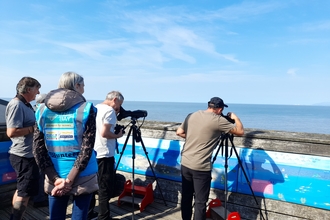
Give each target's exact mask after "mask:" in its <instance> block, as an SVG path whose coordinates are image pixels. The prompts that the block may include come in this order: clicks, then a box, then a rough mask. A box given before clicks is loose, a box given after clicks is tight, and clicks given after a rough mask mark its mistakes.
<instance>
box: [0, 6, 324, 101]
mask: <svg viewBox="0 0 330 220" xmlns="http://www.w3.org/2000/svg"><path fill="white" fill-rule="evenodd" d="M66 71H75V72H77V73H79V74H81V75H82V76H83V77H84V78H85V85H86V86H85V93H84V95H85V97H86V98H87V99H89V100H91V99H93V100H95V99H96V100H97V99H99V100H103V99H104V97H105V95H106V93H107V92H109V91H111V90H119V91H121V92H122V93H123V95H124V96H125V99H126V100H128V101H162V102H167V101H170V102H207V101H208V100H209V98H211V97H213V96H219V97H221V98H223V99H224V100H225V102H227V103H243V104H290V105H291V104H292V105H312V104H320V103H327V104H329V103H330V98H329V97H330V95H329V94H330V86H329V82H330V1H323V0H315V1H309V0H286V1H277V0H276V1H267V0H265V1H237V0H230V1H229V0H221V1H219V0H212V1H211V0H204V1H198V0H196V1H178V0H173V1H171V0H166V1H165V0H163V1H160V0H157V1H156V0H153V1H147V0H145V1H143V0H142V1H139V0H137V1H124V0H117V1H111V0H109V1H102V0H100V1H79V0H66V1H64V0H62V1H56V0H54V1H35V0H29V1H23V0H20V1H7V0H0V73H1V81H2V85H1V87H0V97H3V98H11V97H13V96H14V95H15V86H16V84H17V82H18V81H19V80H20V79H21V78H22V77H23V76H31V77H34V78H36V79H38V80H39V81H40V83H41V84H42V88H41V92H42V93H46V92H48V91H50V90H52V89H55V88H57V82H58V80H59V77H60V75H61V74H62V73H64V72H66Z"/></svg>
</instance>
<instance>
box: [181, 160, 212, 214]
mask: <svg viewBox="0 0 330 220" xmlns="http://www.w3.org/2000/svg"><path fill="white" fill-rule="evenodd" d="M181 175H182V199H181V216H182V219H183V220H191V216H192V201H193V197H194V196H195V212H194V219H195V220H205V219H206V203H207V201H208V198H209V194H210V187H211V171H197V170H192V169H189V168H187V167H185V166H182V165H181Z"/></svg>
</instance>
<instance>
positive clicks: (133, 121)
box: [115, 117, 167, 220]
mask: <svg viewBox="0 0 330 220" xmlns="http://www.w3.org/2000/svg"><path fill="white" fill-rule="evenodd" d="M130 124H131V127H130V129H129V132H128V134H127V137H126V140H125V143H124V146H123V149H122V151H121V152H120V157H119V160H118V162H117V165H116V169H115V171H117V168H118V166H119V163H120V160H121V158H122V156H123V153H124V151H125V149H126V146H127V142H128V139H129V137H130V135H131V133H132V131H133V134H132V178H133V181H132V219H133V220H134V169H135V163H134V160H135V142H141V145H142V148H143V151H144V153H145V156H146V158H147V160H148V163H149V167H150V169H151V171H152V174H153V176H154V178H155V181H156V183H157V186H158V189H159V192H160V194H161V196H162V198H163V201H164V204H165V206H167V204H166V201H165V199H164V196H163V193H162V190H161V188H160V185H159V183H158V178H157V177H156V174H155V171H154V169H153V167H152V165H151V162H150V159H149V157H148V152H147V150H146V147H145V146H144V143H143V140H142V137H141V131H140V128H138V127H137V126H136V118H133V117H132V118H131V122H130Z"/></svg>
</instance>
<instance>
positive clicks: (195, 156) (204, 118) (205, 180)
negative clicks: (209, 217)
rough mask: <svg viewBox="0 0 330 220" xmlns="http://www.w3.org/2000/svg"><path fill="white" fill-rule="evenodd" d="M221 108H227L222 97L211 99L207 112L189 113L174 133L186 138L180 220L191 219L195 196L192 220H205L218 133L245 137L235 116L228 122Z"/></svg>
mask: <svg viewBox="0 0 330 220" xmlns="http://www.w3.org/2000/svg"><path fill="white" fill-rule="evenodd" d="M224 107H228V106H227V105H226V104H225V103H224V102H223V100H222V99H221V98H219V97H213V98H211V100H210V101H209V102H208V108H207V109H206V110H199V111H197V112H194V113H191V114H189V115H188V116H187V117H186V119H185V120H184V122H183V123H182V124H181V126H180V127H179V128H178V129H177V131H176V134H177V135H178V136H180V137H182V138H185V144H184V147H183V149H182V152H181V175H182V199H181V216H182V219H183V220H191V216H192V200H193V197H194V196H195V212H194V219H196V220H197V219H198V220H205V219H206V202H207V201H208V197H209V193H210V186H211V171H212V162H211V159H212V153H213V150H214V149H215V148H216V147H217V144H218V141H219V137H220V136H221V133H231V134H235V135H238V136H242V135H243V134H244V128H243V124H242V122H241V120H240V119H239V118H238V117H237V116H236V115H235V114H234V113H231V114H230V116H229V117H230V118H231V119H233V120H234V121H235V123H234V124H233V123H232V122H230V121H228V120H227V119H226V118H225V117H224V116H223V115H222V111H223V109H224Z"/></svg>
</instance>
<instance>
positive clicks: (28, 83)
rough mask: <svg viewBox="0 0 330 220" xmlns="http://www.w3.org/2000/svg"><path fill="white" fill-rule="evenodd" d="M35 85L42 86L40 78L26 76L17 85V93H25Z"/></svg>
mask: <svg viewBox="0 0 330 220" xmlns="http://www.w3.org/2000/svg"><path fill="white" fill-rule="evenodd" d="M33 87H38V88H40V87H41V84H40V83H39V82H38V80H36V79H34V78H32V77H28V76H25V77H23V78H22V79H21V80H20V81H19V82H18V83H17V85H16V93H17V94H25V93H27V92H28V89H29V88H33Z"/></svg>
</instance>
